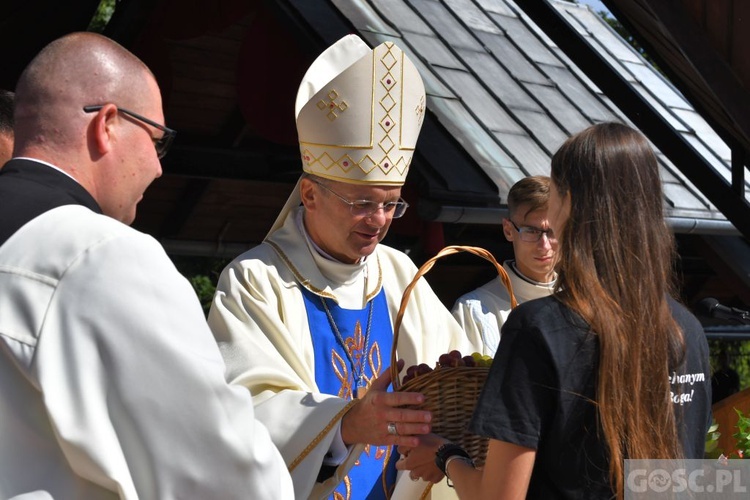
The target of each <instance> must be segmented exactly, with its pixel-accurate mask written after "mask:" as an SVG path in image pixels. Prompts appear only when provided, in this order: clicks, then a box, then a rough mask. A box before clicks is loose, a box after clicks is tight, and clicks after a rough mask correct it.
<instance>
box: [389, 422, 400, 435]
mask: <svg viewBox="0 0 750 500" xmlns="http://www.w3.org/2000/svg"><path fill="white" fill-rule="evenodd" d="M388 434H390V435H391V436H398V429H396V422H388Z"/></svg>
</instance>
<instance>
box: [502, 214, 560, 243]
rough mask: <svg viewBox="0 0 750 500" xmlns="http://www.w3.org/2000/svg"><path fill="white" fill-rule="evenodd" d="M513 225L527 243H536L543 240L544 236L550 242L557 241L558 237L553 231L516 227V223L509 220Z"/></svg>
mask: <svg viewBox="0 0 750 500" xmlns="http://www.w3.org/2000/svg"><path fill="white" fill-rule="evenodd" d="M508 220H509V221H510V223H511V224H513V227H514V228H516V231H518V234H519V237H520V238H521V241H526V242H528V243H536V242H537V241H539V240H540V239H542V235H543V234H544V235H546V236H547V239H548V240H549V241H557V237H556V236H555V232H554V231H552V229H539V228H538V227H532V226H521V227H518V226H516V223H515V222H513V221H512V220H511V219H508Z"/></svg>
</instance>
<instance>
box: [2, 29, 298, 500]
mask: <svg viewBox="0 0 750 500" xmlns="http://www.w3.org/2000/svg"><path fill="white" fill-rule="evenodd" d="M92 101H93V102H92ZM163 122H164V114H163V111H162V103H161V94H160V91H159V86H158V85H157V82H156V79H155V78H154V76H153V74H152V73H151V71H149V69H148V68H147V67H146V66H145V65H144V64H143V62H141V61H140V60H139V59H137V58H136V57H135V56H134V55H133V54H131V53H130V52H128V51H127V50H126V49H124V48H123V47H121V46H120V45H118V44H116V43H115V42H113V41H112V40H109V39H108V38H105V37H103V36H101V35H97V34H94V33H73V34H70V35H66V36H64V37H62V38H60V39H58V40H55V41H53V42H52V43H50V44H49V45H48V46H47V47H45V48H44V49H43V50H42V51H41V52H40V53H39V54H38V55H37V56H36V57H35V58H34V59H33V60H32V61H31V62H30V63H29V65H28V66H27V68H26V69H25V70H24V72H23V73H22V75H21V77H20V78H19V80H18V85H17V87H16V113H15V132H16V134H15V149H14V157H13V159H12V160H10V161H9V162H8V163H7V164H6V166H5V168H3V170H2V171H0V290H2V293H0V311H2V312H1V313H0V436H2V439H0V464H2V465H1V466H0V498H16V497H18V498H24V499H28V500H31V499H41V498H87V499H94V498H122V499H137V498H153V499H166V498H200V499H203V498H205V499H209V498H221V499H229V498H253V499H256V498H262V499H270V498H293V494H294V493H293V490H292V481H291V477H290V476H289V473H288V471H287V469H286V465H285V464H284V462H283V460H282V457H281V455H280V454H279V452H278V450H276V448H275V447H274V446H273V443H272V442H271V439H270V437H269V435H268V431H267V430H266V429H265V427H263V425H262V424H260V423H259V422H258V421H257V420H256V419H255V414H254V407H253V403H252V398H251V396H250V394H249V393H248V392H247V391H245V390H238V388H237V387H233V386H230V385H229V384H227V382H226V380H225V378H224V365H223V362H222V358H221V354H220V353H219V349H218V348H217V346H216V343H215V342H214V339H213V336H212V335H211V332H210V331H209V329H208V326H207V325H206V322H205V317H204V315H203V310H202V308H201V306H200V304H199V302H198V299H197V297H196V296H195V293H194V291H193V289H192V287H191V286H190V284H189V283H188V282H187V280H185V279H184V278H183V277H182V276H181V275H180V274H179V272H178V271H177V269H175V267H174V265H173V264H172V262H171V261H170V260H169V258H168V257H167V255H166V253H165V252H164V250H163V249H162V247H161V245H159V243H158V242H157V241H156V240H154V239H153V238H151V237H150V236H147V235H145V234H143V233H140V232H138V231H135V230H134V229H132V228H130V227H128V224H130V223H131V222H132V221H133V219H134V218H135V214H136V205H137V204H138V202H139V201H140V200H141V198H142V196H143V192H144V191H145V189H146V188H147V187H148V185H149V184H150V183H151V182H152V181H153V180H154V179H155V178H156V177H159V175H161V164H160V162H159V158H161V157H162V156H163V155H164V154H165V153H166V152H167V148H168V147H169V143H170V142H171V139H172V137H173V136H174V131H172V130H171V129H168V128H167V127H165V126H164V125H162V123H163Z"/></svg>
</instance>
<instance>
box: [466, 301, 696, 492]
mask: <svg viewBox="0 0 750 500" xmlns="http://www.w3.org/2000/svg"><path fill="white" fill-rule="evenodd" d="M670 307H671V310H672V315H673V316H674V318H675V320H676V321H677V323H678V324H679V325H680V327H681V328H682V329H683V331H684V333H685V343H686V346H687V353H686V361H685V363H684V365H683V366H682V367H681V368H680V369H677V370H675V371H674V372H672V373H670V375H669V377H670V382H671V385H672V393H673V396H672V399H673V404H675V405H676V409H677V410H678V421H679V422H680V424H679V425H680V427H681V429H680V436H681V440H682V443H683V449H684V452H685V457H686V458H703V452H704V446H705V438H706V431H707V430H708V426H709V425H710V423H711V384H710V368H709V361H708V344H707V342H706V338H705V335H704V334H703V329H702V327H701V325H700V323H699V322H698V320H697V319H695V317H694V316H693V315H692V314H690V312H688V311H687V309H685V308H684V307H683V306H681V305H679V304H678V303H677V302H676V301H674V300H672V299H670ZM598 369H599V343H598V338H597V336H596V335H594V334H592V333H591V332H590V331H589V328H588V325H587V324H586V323H585V322H584V321H583V320H582V319H581V318H580V317H579V316H578V315H576V314H575V313H573V312H572V311H570V310H569V309H568V308H567V307H565V306H564V305H563V304H561V303H560V302H559V301H558V300H557V299H555V298H554V297H545V298H542V299H537V300H532V301H529V302H525V303H524V304H521V305H520V306H518V307H517V308H516V309H514V310H513V311H512V312H511V314H510V316H509V317H508V320H507V321H506V323H505V324H504V325H503V329H502V337H501V340H500V346H499V348H498V351H497V355H496V357H495V361H494V362H493V363H492V368H491V369H490V373H489V376H488V378H487V382H486V383H485V386H484V390H483V391H482V394H481V396H480V398H479V402H478V404H477V408H476V411H475V413H474V416H473V418H472V421H471V430H472V432H474V433H476V434H479V435H483V436H489V437H491V438H493V439H497V440H500V441H505V442H509V443H514V444H517V445H519V446H524V447H527V448H533V449H535V450H536V451H537V454H536V460H535V463H534V470H533V472H532V476H531V482H530V485H529V491H528V495H527V496H528V498H543V499H553V498H576V499H580V498H610V497H612V496H613V491H612V488H611V486H610V484H609V472H608V459H607V453H606V451H605V446H604V444H603V442H602V441H601V440H600V439H599V435H600V432H599V428H598V424H597V416H596V407H595V404H594V400H595V399H596V379H597V373H598Z"/></svg>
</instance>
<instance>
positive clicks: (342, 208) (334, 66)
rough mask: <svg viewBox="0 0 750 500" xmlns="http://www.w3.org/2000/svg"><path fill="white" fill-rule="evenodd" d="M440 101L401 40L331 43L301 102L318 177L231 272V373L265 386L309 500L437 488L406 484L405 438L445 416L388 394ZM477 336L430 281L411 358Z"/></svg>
mask: <svg viewBox="0 0 750 500" xmlns="http://www.w3.org/2000/svg"><path fill="white" fill-rule="evenodd" d="M424 108H425V93H424V86H423V84H422V80H421V78H420V76H419V74H418V72H417V69H416V68H415V67H414V65H413V64H412V62H411V61H410V60H409V58H408V57H407V56H406V55H405V54H404V53H403V52H402V51H401V50H400V49H399V48H398V47H397V46H396V45H395V44H393V43H390V42H386V43H383V44H381V45H379V46H377V47H375V48H374V49H370V48H369V47H368V46H367V45H366V44H365V43H364V42H363V41H362V40H360V39H359V38H358V37H356V36H354V35H350V36H347V37H345V38H343V39H342V40H340V41H339V42H337V43H336V44H334V45H333V46H332V47H330V48H329V49H328V50H326V51H325V52H324V53H323V54H322V55H321V56H320V57H319V58H318V59H317V60H316V61H315V62H314V63H313V65H312V66H311V67H310V69H309V70H308V72H307V74H306V75H305V77H304V79H303V82H302V84H301V85H300V90H299V93H298V97H297V106H296V111H297V130H298V134H299V141H300V153H301V157H302V165H303V171H304V173H303V174H302V177H301V178H300V180H299V182H298V184H297V186H296V187H295V188H294V190H293V192H292V195H291V196H290V198H289V200H288V201H287V204H286V205H285V207H284V208H283V209H282V212H281V214H280V215H279V217H278V218H277V220H276V223H275V224H274V225H273V227H272V229H271V232H270V233H269V234H268V235H267V236H266V239H265V241H264V242H263V243H262V244H260V245H258V246H257V247H255V248H253V249H251V250H250V251H248V252H246V253H244V254H243V255H240V256H239V257H238V258H237V259H235V260H234V262H232V263H231V264H230V265H229V266H228V267H227V268H226V269H225V270H224V272H223V273H222V275H221V277H220V278H219V283H218V287H217V293H216V296H215V297H214V302H213V306H212V308H211V311H210V313H209V319H208V321H209V325H210V326H211V328H212V330H213V332H214V335H215V336H216V338H217V341H218V342H219V345H220V347H221V348H222V351H223V352H224V355H225V359H226V362H227V366H228V372H227V376H228V379H229V380H230V381H231V382H234V383H237V384H241V385H243V386H245V387H247V388H248V389H249V390H250V391H251V392H252V394H253V399H254V401H256V402H257V404H256V410H257V414H258V416H259V418H260V419H261V420H262V421H263V422H264V423H265V424H266V426H267V427H268V428H269V430H270V431H271V436H272V438H273V440H274V442H275V443H276V445H277V446H278V447H279V449H280V450H281V452H282V454H283V455H284V458H285V459H286V461H287V463H288V464H291V465H290V469H292V478H293V480H294V486H295V494H296V497H297V498H324V497H325V498H328V497H330V496H333V497H335V498H348V499H362V498H372V499H376V498H389V497H390V498H393V499H397V498H409V499H412V498H419V497H420V494H421V492H422V491H424V489H425V488H426V487H427V484H426V483H424V482H422V481H416V478H414V479H415V481H409V476H408V474H405V475H403V476H402V479H404V480H399V481H398V482H396V471H395V466H394V464H395V461H396V459H398V453H397V452H396V451H395V448H394V447H392V446H393V445H396V446H399V445H407V446H412V445H413V444H416V443H417V437H416V436H418V435H421V434H425V433H427V432H429V431H430V414H429V412H425V411H417V410H409V409H405V408H400V407H401V406H402V405H408V404H414V403H418V402H419V401H422V400H423V396H422V395H421V394H417V393H407V392H399V393H394V392H388V390H387V388H388V386H389V383H390V375H389V370H388V365H389V359H390V353H391V347H392V342H393V321H394V320H395V318H396V315H397V312H398V309H399V305H400V302H401V298H402V296H403V292H404V290H405V288H406V287H407V286H408V285H409V283H410V282H411V281H412V279H413V278H414V276H415V274H416V272H417V268H416V267H415V265H414V264H413V262H412V261H411V260H410V259H409V257H408V256H407V255H405V254H404V253H403V252H400V251H398V250H395V249H393V248H390V247H387V246H385V245H382V244H380V242H381V241H382V240H383V238H384V237H385V235H386V233H387V232H388V229H389V227H390V225H391V223H392V222H393V220H394V219H397V218H399V217H401V216H402V215H403V214H404V212H405V211H406V209H407V208H408V204H407V203H406V201H404V200H403V199H402V198H401V187H402V185H403V184H404V182H405V180H406V174H407V172H408V167H409V164H410V162H411V159H412V154H413V151H414V145H415V143H416V140H417V136H418V134H419V130H420V128H421V125H422V119H423V116H424ZM300 203H301V206H300ZM475 341H476V344H470V343H468V342H467V338H466V336H465V334H464V332H463V331H462V330H461V329H460V327H459V326H458V324H457V323H456V321H455V320H454V319H453V317H452V316H451V314H450V312H449V311H448V310H447V309H446V308H445V307H444V306H443V305H442V303H441V302H440V300H439V299H438V297H437V296H436V295H435V293H434V292H433V291H432V289H431V288H430V287H429V285H428V284H427V282H426V281H424V280H421V281H420V283H419V284H418V285H417V286H416V287H415V289H414V292H413V293H412V295H411V298H410V302H409V305H408V307H407V309H406V313H405V315H404V321H403V326H402V328H401V331H400V332H399V345H398V354H399V357H401V358H403V359H404V360H405V363H406V365H407V366H411V365H414V364H417V363H420V362H425V363H430V364H434V363H435V362H436V361H437V359H438V358H439V356H440V355H441V354H443V353H446V352H449V351H451V350H452V349H459V350H461V351H462V352H467V353H470V352H472V351H471V350H472V349H473V348H474V345H481V340H480V339H479V338H478V337H477V338H476V339H475ZM394 487H395V490H396V491H395V493H393V495H392V496H391V495H390V493H391V490H392V489H393V488H394ZM436 489H437V488H436ZM334 490H335V494H334V493H333V492H334ZM433 498H434V497H433ZM454 498H455V495H454Z"/></svg>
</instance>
